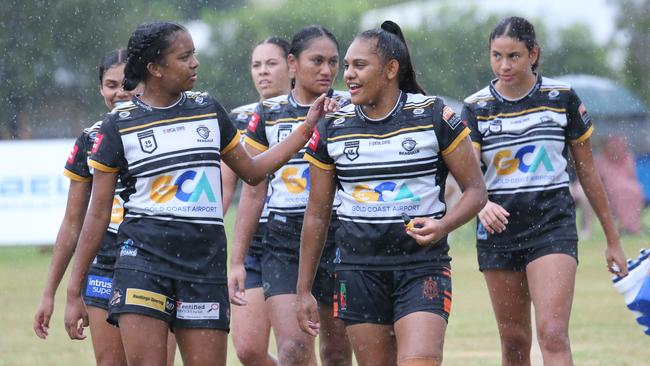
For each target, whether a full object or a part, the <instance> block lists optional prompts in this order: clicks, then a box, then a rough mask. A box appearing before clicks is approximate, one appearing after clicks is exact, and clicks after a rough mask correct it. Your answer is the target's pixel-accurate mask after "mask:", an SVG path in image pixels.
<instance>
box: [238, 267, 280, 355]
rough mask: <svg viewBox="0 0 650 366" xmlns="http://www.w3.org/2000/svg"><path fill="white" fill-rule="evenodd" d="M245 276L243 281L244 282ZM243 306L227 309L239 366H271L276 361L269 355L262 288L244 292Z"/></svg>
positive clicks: (269, 322)
mask: <svg viewBox="0 0 650 366" xmlns="http://www.w3.org/2000/svg"><path fill="white" fill-rule="evenodd" d="M248 276H249V274H247V277H246V281H247V282H248ZM246 301H247V302H248V303H247V304H246V306H231V308H230V310H231V327H232V328H231V329H232V332H231V333H232V340H233V343H234V345H235V350H236V351H237V358H238V359H239V361H240V362H241V363H242V365H245V366H248V365H259V366H267V365H268V366H271V365H276V364H277V360H276V359H275V357H273V355H271V354H269V352H268V349H269V335H270V331H271V321H270V320H269V316H268V312H267V309H266V303H265V301H264V291H263V290H262V287H255V288H247V289H246Z"/></svg>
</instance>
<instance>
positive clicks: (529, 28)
mask: <svg viewBox="0 0 650 366" xmlns="http://www.w3.org/2000/svg"><path fill="white" fill-rule="evenodd" d="M501 36H507V37H510V38H514V39H516V40H518V41H520V42H524V44H525V45H526V49H527V50H528V51H529V52H530V51H532V50H533V49H534V48H535V46H539V44H538V43H537V36H536V35H535V27H533V25H532V24H531V23H530V22H529V21H528V20H526V19H524V18H521V17H508V18H504V19H501V21H500V22H499V24H497V26H496V27H494V29H493V30H492V32H491V33H490V40H489V43H488V47H490V46H491V45H492V41H493V40H494V39H495V38H497V37H501ZM541 55H542V50H541V48H540V50H539V54H538V55H537V60H536V61H535V63H534V64H533V65H532V67H531V68H532V70H533V71H535V70H537V67H538V66H539V59H540V57H541Z"/></svg>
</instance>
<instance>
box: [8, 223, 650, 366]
mask: <svg viewBox="0 0 650 366" xmlns="http://www.w3.org/2000/svg"><path fill="white" fill-rule="evenodd" d="M231 212H233V211H232V210H231ZM644 220H645V221H644V222H645V225H646V229H647V226H648V223H650V211H649V210H646V212H645V215H644ZM226 222H227V225H228V227H229V228H232V218H231V215H229V217H228V219H227V221H226ZM595 229H596V230H594V233H593V235H592V237H591V239H589V240H586V241H581V243H580V249H579V257H580V265H579V266H578V275H577V280H576V293H575V300H574V306H573V312H572V317H571V328H570V331H571V334H570V335H571V342H572V348H573V353H574V358H575V363H576V365H587V366H595V365H621V366H623V365H634V366H637V365H642V364H647V362H648V360H650V347H649V346H648V345H649V344H650V343H648V342H649V341H650V337H648V336H645V335H644V334H643V333H642V332H641V328H640V327H639V326H638V325H637V324H636V322H635V321H634V319H633V316H632V313H631V312H629V311H628V310H627V309H626V308H625V306H624V304H623V298H622V296H620V295H619V294H618V293H617V292H616V291H615V290H614V288H613V287H612V285H611V281H610V276H609V274H608V273H607V272H606V271H605V268H604V267H605V265H604V258H603V254H602V253H603V250H604V247H605V241H604V239H603V235H602V233H601V232H600V229H599V228H598V227H597V226H596V225H595ZM472 238H473V230H472V226H471V225H466V226H465V227H463V228H461V229H460V230H458V232H456V233H454V234H453V236H452V238H451V247H452V249H451V255H452V257H453V258H454V259H453V262H452V267H453V281H454V288H453V293H454V299H453V307H452V315H451V319H450V323H449V327H448V329H447V335H446V342H445V362H444V364H445V365H452V366H453V365H458V366H460V365H463V366H472V365H481V366H484V365H488V366H489V365H499V363H500V352H499V340H498V336H497V329H496V323H495V321H494V316H493V315H492V309H491V305H490V301H489V298H488V294H487V290H486V288H485V283H484V281H483V277H482V276H481V274H480V273H479V272H478V270H477V264H476V254H475V253H476V250H475V248H474V241H473V239H472ZM622 241H623V244H624V248H625V251H626V254H627V256H628V257H636V256H637V254H638V250H639V249H640V248H643V247H650V238H649V237H648V235H647V233H646V235H644V236H642V237H637V238H634V237H623V238H622ZM50 258H51V254H50V253H40V252H38V251H37V250H36V248H34V247H0V299H1V303H2V308H3V309H2V310H3V311H2V312H0V365H1V366H4V365H7V366H9V365H11V366H22V365H41V364H48V365H72V364H74V365H92V364H93V363H94V357H93V354H92V347H91V343H90V340H89V339H88V340H85V341H81V342H79V341H74V342H73V341H70V340H68V337H67V335H66V334H65V331H64V329H63V308H64V305H65V286H62V287H61V288H60V289H59V293H58V295H57V302H56V306H55V312H54V317H53V319H52V321H51V324H50V325H51V327H50V336H49V338H48V339H47V340H46V341H42V340H40V339H38V338H37V337H36V336H35V335H34V332H33V331H32V317H33V315H34V311H35V309H36V306H37V305H38V301H39V299H40V296H41V292H42V289H43V283H44V279H45V276H46V274H47V269H48V266H49V262H50ZM66 279H67V276H66ZM533 356H534V362H533V364H534V365H541V364H542V363H541V357H540V354H539V350H538V349H537V346H536V345H533ZM176 364H177V365H181V362H180V355H179V354H178V353H177V357H176ZM238 364H239V362H238V361H237V360H236V356H235V352H234V348H233V347H232V344H230V347H229V352H228V365H238Z"/></svg>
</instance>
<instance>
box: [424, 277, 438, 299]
mask: <svg viewBox="0 0 650 366" xmlns="http://www.w3.org/2000/svg"><path fill="white" fill-rule="evenodd" d="M439 293H440V292H439V291H438V282H436V281H434V280H433V277H431V276H429V277H428V278H426V279H425V280H424V281H423V282H422V297H424V298H425V299H427V300H429V301H431V300H434V299H435V298H437V297H438V294H439Z"/></svg>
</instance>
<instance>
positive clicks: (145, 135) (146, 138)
mask: <svg viewBox="0 0 650 366" xmlns="http://www.w3.org/2000/svg"><path fill="white" fill-rule="evenodd" d="M138 140H139V141H140V149H142V151H144V152H146V153H148V154H151V153H152V152H154V151H156V149H157V148H158V143H157V142H156V136H154V134H153V130H149V131H144V132H140V133H138Z"/></svg>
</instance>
